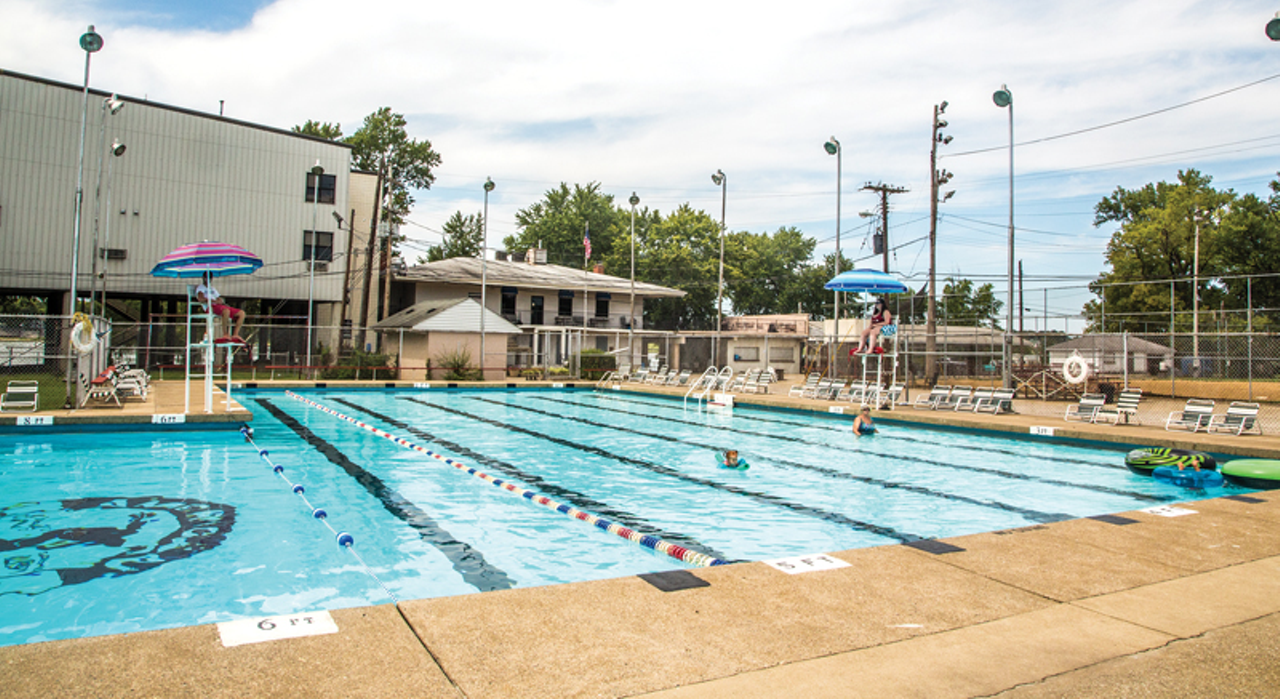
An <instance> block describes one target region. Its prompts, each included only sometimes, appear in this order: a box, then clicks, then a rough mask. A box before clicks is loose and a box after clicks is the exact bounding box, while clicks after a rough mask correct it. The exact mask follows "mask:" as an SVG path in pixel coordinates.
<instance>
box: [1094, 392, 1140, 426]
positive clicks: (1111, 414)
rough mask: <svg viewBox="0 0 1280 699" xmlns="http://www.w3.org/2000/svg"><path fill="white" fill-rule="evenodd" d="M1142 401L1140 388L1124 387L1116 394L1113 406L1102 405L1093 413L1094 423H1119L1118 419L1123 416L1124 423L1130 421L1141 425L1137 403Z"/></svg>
mask: <svg viewBox="0 0 1280 699" xmlns="http://www.w3.org/2000/svg"><path fill="white" fill-rule="evenodd" d="M1141 401H1142V389H1141V388H1126V389H1125V390H1123V391H1121V392H1120V395H1119V396H1116V404H1115V406H1114V407H1107V406H1105V405H1104V406H1102V407H1101V408H1099V409H1098V412H1096V413H1094V414H1093V421H1094V422H1095V423H1105V422H1110V423H1111V424H1112V425H1119V424H1120V419H1121V418H1124V423H1125V424H1126V425H1128V424H1130V423H1132V424H1135V425H1141V424H1142V421H1141V420H1139V419H1138V403H1139V402H1141Z"/></svg>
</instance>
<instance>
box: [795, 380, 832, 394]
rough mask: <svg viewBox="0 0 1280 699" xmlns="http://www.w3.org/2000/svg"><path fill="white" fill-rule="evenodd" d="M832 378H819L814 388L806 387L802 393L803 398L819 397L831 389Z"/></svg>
mask: <svg viewBox="0 0 1280 699" xmlns="http://www.w3.org/2000/svg"><path fill="white" fill-rule="evenodd" d="M831 382H832V380H831V379H818V383H816V384H814V385H813V388H809V387H808V386H806V387H805V390H804V393H801V394H800V397H801V398H817V397H818V396H819V395H820V394H822V393H823V392H826V391H830V390H831Z"/></svg>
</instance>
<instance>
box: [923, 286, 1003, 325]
mask: <svg viewBox="0 0 1280 699" xmlns="http://www.w3.org/2000/svg"><path fill="white" fill-rule="evenodd" d="M938 301H939V304H938V306H939V307H938V316H939V317H941V318H942V319H943V321H944V322H945V323H946V324H947V325H967V326H973V327H980V328H999V327H1000V324H999V322H998V319H999V317H1000V309H1001V308H1003V307H1004V302H1003V301H999V300H997V299H996V295H995V289H994V287H992V285H991V284H990V283H988V284H983V285H982V286H980V287H977V288H974V285H973V280H972V279H956V278H955V277H947V279H946V280H945V281H944V282H943V284H942V298H940V299H939V300H938Z"/></svg>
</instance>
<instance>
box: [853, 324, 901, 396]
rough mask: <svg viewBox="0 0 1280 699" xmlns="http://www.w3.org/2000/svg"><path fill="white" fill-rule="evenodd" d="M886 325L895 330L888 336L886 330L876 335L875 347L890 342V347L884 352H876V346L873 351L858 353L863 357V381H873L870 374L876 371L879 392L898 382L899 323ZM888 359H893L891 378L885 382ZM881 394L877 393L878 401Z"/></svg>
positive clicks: (876, 383) (890, 371)
mask: <svg viewBox="0 0 1280 699" xmlns="http://www.w3.org/2000/svg"><path fill="white" fill-rule="evenodd" d="M886 327H892V328H893V329H894V330H893V333H892V334H891V335H889V336H888V337H886V336H885V335H884V332H883V331H881V333H880V334H879V335H877V336H876V344H875V348H879V347H883V346H884V345H885V344H888V345H889V348H888V349H886V350H885V351H884V352H875V351H874V350H875V348H872V351H870V352H864V353H862V354H860V355H858V356H859V357H861V358H862V380H863V381H867V382H871V379H870V376H871V375H872V372H874V374H875V385H876V387H877V391H878V392H880V391H887V390H888V389H889V387H890V386H892V385H893V384H894V383H897V381H898V330H897V325H896V324H894V325H890V326H886ZM886 359H888V360H892V368H890V370H889V376H888V378H889V382H888V383H885V381H884V379H885V369H884V364H885V360H886ZM879 395H880V394H879V393H877V401H876V402H877V403H878V402H879V400H878V396H879Z"/></svg>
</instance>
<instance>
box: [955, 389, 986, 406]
mask: <svg viewBox="0 0 1280 699" xmlns="http://www.w3.org/2000/svg"><path fill="white" fill-rule="evenodd" d="M993 393H995V389H994V388H989V387H980V388H975V389H973V393H972V394H970V395H967V396H961V397H960V400H957V401H956V402H955V409H956V410H957V411H960V410H966V411H972V410H973V406H975V405H977V404H978V401H979V400H981V399H983V398H990V397H991V395H992V394H993Z"/></svg>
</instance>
